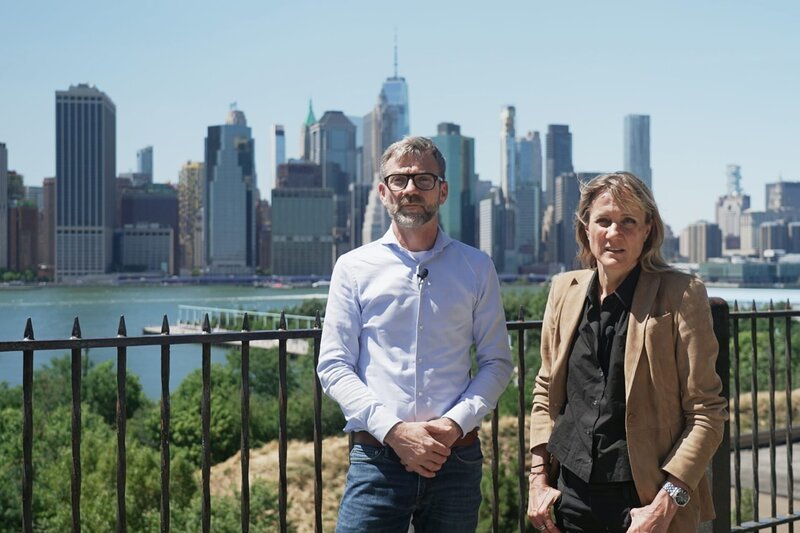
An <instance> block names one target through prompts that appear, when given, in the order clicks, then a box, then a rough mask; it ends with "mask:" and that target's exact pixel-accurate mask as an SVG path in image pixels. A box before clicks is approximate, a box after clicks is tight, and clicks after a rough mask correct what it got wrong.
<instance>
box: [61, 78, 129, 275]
mask: <svg viewBox="0 0 800 533" xmlns="http://www.w3.org/2000/svg"><path fill="white" fill-rule="evenodd" d="M116 114H117V112H116V107H115V106H114V102H112V101H111V99H110V98H109V97H108V96H107V95H106V94H105V93H103V92H102V91H100V90H98V89H97V88H96V87H89V86H88V85H86V84H79V85H74V86H71V87H70V88H69V90H66V91H56V265H55V266H56V280H57V281H62V280H68V279H74V278H80V277H85V276H92V275H98V274H103V273H105V272H106V271H107V270H108V268H109V267H110V266H111V261H112V250H111V246H112V239H113V231H114V229H113V223H114V213H113V209H114V205H115V195H116V185H115V182H114V178H115V176H116V166H117V160H116V154H117V146H116Z"/></svg>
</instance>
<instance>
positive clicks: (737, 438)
mask: <svg viewBox="0 0 800 533" xmlns="http://www.w3.org/2000/svg"><path fill="white" fill-rule="evenodd" d="M733 310H734V312H738V311H739V303H738V302H736V301H734V302H733ZM731 322H732V323H733V480H734V481H733V493H734V494H733V498H734V505H735V506H736V518H735V521H736V525H737V526H738V525H740V524H741V523H742V420H741V415H740V408H739V396H740V395H741V392H742V386H741V385H742V384H741V381H740V380H741V377H740V375H739V374H740V355H741V352H740V350H739V319H738V318H736V317H734V318H733V320H732V321H731Z"/></svg>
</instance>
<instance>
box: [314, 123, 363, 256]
mask: <svg viewBox="0 0 800 533" xmlns="http://www.w3.org/2000/svg"><path fill="white" fill-rule="evenodd" d="M309 136H310V143H309V146H310V150H311V152H310V154H309V160H311V161H313V162H314V163H316V164H318V165H319V166H320V168H321V170H322V186H323V187H325V188H328V189H331V190H333V208H334V220H333V225H334V233H333V234H334V239H335V240H336V242H337V244H341V243H343V242H345V241H347V242H348V246H347V247H346V248H349V237H348V235H347V227H348V224H347V215H348V206H347V200H348V188H349V186H350V184H351V183H354V182H355V177H356V127H355V125H353V123H352V122H350V120H349V119H348V118H347V117H346V116H345V115H344V113H342V112H341V111H326V112H325V113H324V114H323V115H322V117H321V118H320V119H319V120H318V121H317V122H316V123H314V124H312V125H311V126H310V127H309Z"/></svg>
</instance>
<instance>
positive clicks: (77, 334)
mask: <svg viewBox="0 0 800 533" xmlns="http://www.w3.org/2000/svg"><path fill="white" fill-rule="evenodd" d="M71 336H72V338H73V339H80V338H81V323H80V321H79V320H78V317H75V321H74V322H73V323H72V335H71Z"/></svg>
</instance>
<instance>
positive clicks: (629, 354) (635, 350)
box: [625, 271, 661, 402]
mask: <svg viewBox="0 0 800 533" xmlns="http://www.w3.org/2000/svg"><path fill="white" fill-rule="evenodd" d="M660 283H661V277H660V276H659V275H658V274H656V273H652V272H644V271H642V273H641V274H640V275H639V282H638V283H637V284H636V291H635V292H634V293H633V303H632V304H631V312H630V315H629V317H628V334H627V340H626V341H625V401H626V402H627V400H628V396H630V393H631V383H633V376H634V374H635V373H636V368H637V367H638V366H639V360H640V359H641V357H642V352H643V351H644V350H643V347H644V335H645V328H646V326H647V319H648V318H649V317H650V310H651V309H652V308H653V302H654V301H655V299H656V294H657V293H658V286H659V284H660Z"/></svg>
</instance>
